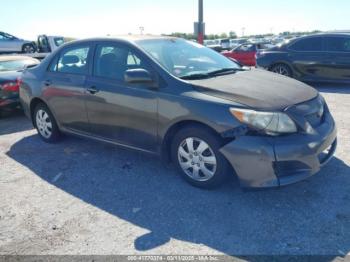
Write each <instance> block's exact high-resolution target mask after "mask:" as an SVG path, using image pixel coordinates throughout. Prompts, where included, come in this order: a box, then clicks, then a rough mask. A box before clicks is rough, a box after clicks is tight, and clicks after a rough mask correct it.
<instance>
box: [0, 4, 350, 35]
mask: <svg viewBox="0 0 350 262" xmlns="http://www.w3.org/2000/svg"><path fill="white" fill-rule="evenodd" d="M197 3H198V1H197V0H176V1H171V0H60V1H57V0H49V1H47V0H31V1H26V0H0V31H4V32H7V33H10V34H13V35H15V36H17V37H20V38H25V39H29V40H34V39H36V37H37V35H40V34H47V35H62V36H67V37H75V38H84V37H94V36H105V35H108V34H109V35H119V34H128V33H132V34H138V33H140V27H143V28H144V33H147V34H162V33H165V34H167V33H172V32H185V33H190V32H193V22H194V21H197V20H198V13H197V12H198V11H197ZM349 10H350V1H349V0H333V1H330V0H293V1H289V0H282V1H281V0H263V1H262V0H248V1H244V0H204V20H205V23H206V33H207V34H211V33H223V32H225V33H228V32H229V31H235V32H236V33H237V34H238V35H242V33H243V32H242V28H245V29H244V34H245V35H250V34H262V33H271V32H272V33H275V34H276V33H280V32H283V31H312V30H316V29H318V30H324V31H325V30H350V19H349Z"/></svg>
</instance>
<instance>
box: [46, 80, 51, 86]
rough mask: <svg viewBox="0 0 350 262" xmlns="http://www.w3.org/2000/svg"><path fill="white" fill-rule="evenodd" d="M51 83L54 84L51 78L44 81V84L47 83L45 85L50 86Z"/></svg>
mask: <svg viewBox="0 0 350 262" xmlns="http://www.w3.org/2000/svg"><path fill="white" fill-rule="evenodd" d="M51 84H52V82H51V80H46V81H45V82H44V85H45V86H50V85H51Z"/></svg>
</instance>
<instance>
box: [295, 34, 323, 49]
mask: <svg viewBox="0 0 350 262" xmlns="http://www.w3.org/2000/svg"><path fill="white" fill-rule="evenodd" d="M289 49H291V50H294V51H300V52H320V51H323V50H324V49H323V37H312V38H305V39H300V40H297V41H296V42H295V43H293V44H291V45H290V46H289Z"/></svg>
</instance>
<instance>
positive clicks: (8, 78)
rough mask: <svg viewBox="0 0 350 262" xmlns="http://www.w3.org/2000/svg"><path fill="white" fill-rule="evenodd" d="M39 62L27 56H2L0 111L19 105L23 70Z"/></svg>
mask: <svg viewBox="0 0 350 262" xmlns="http://www.w3.org/2000/svg"><path fill="white" fill-rule="evenodd" d="M37 64H39V60H37V59H34V58H30V57H25V56H0V113H1V111H5V110H6V111H7V110H10V109H13V108H16V107H18V106H19V105H20V104H19V94H18V92H19V85H20V81H21V80H20V76H21V74H22V70H23V69H25V68H26V67H28V66H34V65H37Z"/></svg>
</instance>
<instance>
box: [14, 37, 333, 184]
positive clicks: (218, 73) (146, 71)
mask: <svg viewBox="0 0 350 262" xmlns="http://www.w3.org/2000/svg"><path fill="white" fill-rule="evenodd" d="M22 80H23V82H22V84H21V87H20V98H21V103H22V105H23V109H24V112H25V113H26V115H27V116H28V117H29V118H30V119H31V120H32V122H33V124H34V126H35V127H36V128H37V130H38V134H39V136H40V137H41V138H42V139H43V140H44V141H46V142H56V141H57V140H58V139H59V137H60V134H61V132H64V133H69V134H75V135H80V136H82V137H87V138H91V139H95V140H98V141H104V142H108V143H112V144H116V145H120V146H124V147H127V148H132V149H137V150H141V151H143V152H148V153H152V154H158V155H160V156H162V159H163V161H167V160H168V159H171V160H172V162H173V163H174V165H175V166H176V168H177V169H178V170H179V173H180V174H181V175H182V176H183V177H184V178H185V179H186V180H187V181H188V182H189V183H191V184H192V185H194V186H198V187H202V188H211V187H215V186H218V185H220V184H222V183H224V182H225V180H226V178H227V176H228V175H233V174H237V176H238V178H239V181H240V183H241V185H242V187H250V188H266V187H278V186H282V185H287V184H291V183H295V182H297V181H300V180H303V179H306V178H309V177H310V176H312V175H313V174H315V173H317V172H318V171H319V170H320V168H321V167H322V166H324V165H325V164H326V163H327V162H328V161H329V160H330V159H331V157H332V155H333V154H334V151H335V148H336V144H337V143H336V137H337V131H336V127H335V123H334V120H333V118H332V116H331V114H330V112H329V110H328V107H327V104H326V102H325V100H324V99H323V98H322V96H321V95H320V94H319V93H318V92H317V91H316V90H315V89H313V88H312V87H310V86H308V85H306V84H303V83H301V82H299V81H295V80H293V79H290V78H286V77H283V76H279V75H277V74H273V73H270V72H267V71H264V70H257V69H253V70H251V69H249V70H247V69H243V68H242V67H240V66H239V65H238V64H237V63H234V62H233V61H231V60H230V59H228V58H226V57H224V56H222V55H221V54H219V53H217V52H215V51H213V50H210V49H209V48H206V47H203V46H202V45H199V44H197V43H193V42H189V41H185V40H183V39H177V38H171V37H157V36H129V37H126V38H125V37H124V38H112V39H111V38H102V39H88V40H81V41H76V42H73V43H70V44H66V45H64V46H62V47H61V48H59V49H57V50H56V51H55V52H54V53H53V54H51V55H50V56H49V57H48V58H47V59H45V60H43V61H42V63H41V64H40V65H39V66H37V67H35V68H30V69H27V70H25V71H24V73H23V77H22ZM311 145H312V146H311Z"/></svg>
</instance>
